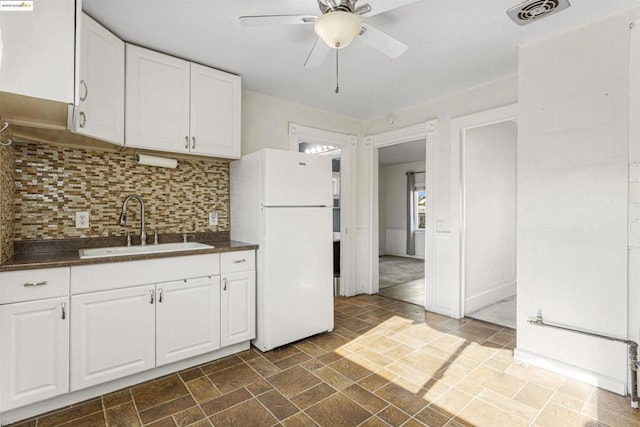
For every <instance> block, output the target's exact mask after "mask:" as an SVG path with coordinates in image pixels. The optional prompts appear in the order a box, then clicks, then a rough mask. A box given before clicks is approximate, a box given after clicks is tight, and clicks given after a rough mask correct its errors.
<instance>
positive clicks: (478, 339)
mask: <svg viewBox="0 0 640 427" xmlns="http://www.w3.org/2000/svg"><path fill="white" fill-rule="evenodd" d="M335 309H336V324H335V329H334V331H333V332H332V333H327V334H322V335H318V336H315V337H312V338H309V339H306V340H303V341H300V342H298V343H295V344H293V345H289V346H286V347H283V348H281V349H279V350H275V351H271V352H268V353H264V354H263V353H261V352H259V351H257V350H254V349H251V350H248V351H246V352H243V353H241V354H238V355H235V356H230V357H227V358H225V359H221V360H218V361H214V362H211V363H208V364H205V365H202V366H199V367H196V368H193V369H189V370H186V371H183V372H179V373H178V374H173V375H169V376H166V377H163V378H160V379H157V380H155V381H151V382H147V383H144V384H140V385H138V386H135V387H132V388H130V389H125V390H121V391H118V392H115V393H112V394H109V395H105V396H101V397H99V398H96V399H93V400H90V401H87V402H83V403H79V404H77V405H74V406H72V407H69V408H66V409H62V410H60V411H57V412H53V413H49V414H44V415H42V416H40V417H38V418H36V419H32V420H27V421H25V422H22V423H19V424H17V425H20V426H21V427H26V426H40V427H42V426H54V425H63V426H74V427H76V426H91V427H94V426H105V425H107V426H140V425H150V426H157V427H160V426H198V427H199V426H210V425H215V426H274V425H278V426H286V427H290V426H315V425H321V426H387V425H392V426H399V425H402V426H424V425H428V426H445V425H446V426H451V427H459V426H492V427H494V426H509V427H512V426H554V427H555V426H595V425H598V426H600V425H610V426H640V415H639V414H638V412H637V411H633V410H632V409H631V408H630V406H629V402H628V400H627V399H626V398H624V397H621V396H617V395H614V394H612V393H609V392H606V391H603V390H599V389H596V388H594V387H592V386H589V385H586V384H583V383H579V382H577V381H573V380H570V379H566V378H564V377H562V376H559V375H556V374H553V373H550V372H548V371H544V370H541V369H537V368H532V367H526V366H523V365H521V364H519V363H517V362H514V360H513V357H512V349H513V348H514V346H515V333H514V331H513V330H511V329H505V328H501V327H499V326H494V325H490V324H486V323H482V322H479V321H476V320H470V319H464V320H453V319H449V318H447V317H443V316H440V315H436V314H432V313H425V312H424V310H422V309H421V308H420V307H416V306H414V305H411V304H405V303H402V302H399V301H394V300H391V299H388V298H384V297H380V296H359V297H354V298H337V299H336V302H335Z"/></svg>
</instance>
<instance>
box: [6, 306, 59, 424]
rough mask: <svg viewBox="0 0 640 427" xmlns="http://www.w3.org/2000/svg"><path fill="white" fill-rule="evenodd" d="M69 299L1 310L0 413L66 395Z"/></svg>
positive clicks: (8, 307)
mask: <svg viewBox="0 0 640 427" xmlns="http://www.w3.org/2000/svg"><path fill="white" fill-rule="evenodd" d="M68 306H69V298H68V297H60V298H51V299H45V300H39V301H30V302H22V303H14V304H6V305H2V306H0V412H3V411H6V410H9V409H13V408H17V407H19V406H24V405H27V404H30V403H34V402H38V401H41V400H44V399H48V398H50V397H54V396H58V395H61V394H64V393H67V392H68V391H69V317H68V311H67V309H68Z"/></svg>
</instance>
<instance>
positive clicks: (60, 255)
mask: <svg viewBox="0 0 640 427" xmlns="http://www.w3.org/2000/svg"><path fill="white" fill-rule="evenodd" d="M196 241H199V242H200V243H208V244H213V246H214V247H213V248H211V249H198V250H193V251H177V252H162V253H155V254H143V255H127V256H115V257H105V258H89V259H80V256H79V255H78V250H77V249H74V250H66V251H51V252H32V253H18V254H16V255H14V256H13V257H11V258H9V259H8V260H7V261H6V262H4V263H3V264H1V265H0V272H6V271H19V270H36V269H40V268H56V267H70V266H74V265H91V264H106V263H117V262H126V261H140V260H145V259H156V258H170V257H177V256H188V255H202V254H212V253H222V252H237V251H245V250H253V249H258V245H256V244H253V243H245V242H238V241H233V240H221V241H215V242H211V241H209V242H204V241H202V240H198V239H197V238H196ZM160 242H161V243H168V242H165V241H162V240H161V241H160ZM105 246H106V245H105ZM84 247H85V248H86V247H101V246H84Z"/></svg>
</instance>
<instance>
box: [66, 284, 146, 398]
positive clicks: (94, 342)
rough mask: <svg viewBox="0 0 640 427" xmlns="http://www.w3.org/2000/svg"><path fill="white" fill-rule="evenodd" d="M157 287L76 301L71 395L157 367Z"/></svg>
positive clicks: (77, 297)
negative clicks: (73, 392)
mask: <svg viewBox="0 0 640 427" xmlns="http://www.w3.org/2000/svg"><path fill="white" fill-rule="evenodd" d="M155 299H156V298H155V286H154V285H148V286H137V287H133V288H124V289H117V290H113V291H104V292H92V293H88V294H82V295H74V296H72V297H71V336H73V340H72V342H71V391H75V390H79V389H82V388H85V387H89V386H92V385H96V384H100V383H104V382H107V381H110V380H114V379H116V378H122V377H125V376H127V375H131V374H134V373H136V372H140V371H144V370H145V369H150V368H153V367H154V366H155V303H156V302H155Z"/></svg>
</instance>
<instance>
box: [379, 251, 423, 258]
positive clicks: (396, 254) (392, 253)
mask: <svg viewBox="0 0 640 427" xmlns="http://www.w3.org/2000/svg"><path fill="white" fill-rule="evenodd" d="M385 255H391V256H397V257H401V258H413V259H422V260H424V257H421V256H417V255H407V254H403V253H397V252H387V253H385Z"/></svg>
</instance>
